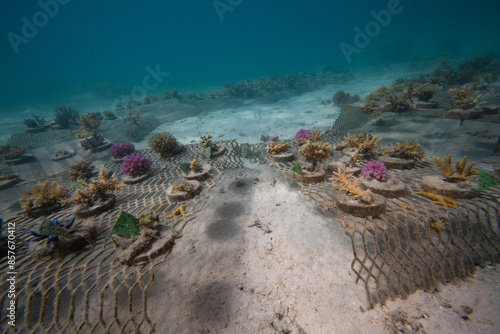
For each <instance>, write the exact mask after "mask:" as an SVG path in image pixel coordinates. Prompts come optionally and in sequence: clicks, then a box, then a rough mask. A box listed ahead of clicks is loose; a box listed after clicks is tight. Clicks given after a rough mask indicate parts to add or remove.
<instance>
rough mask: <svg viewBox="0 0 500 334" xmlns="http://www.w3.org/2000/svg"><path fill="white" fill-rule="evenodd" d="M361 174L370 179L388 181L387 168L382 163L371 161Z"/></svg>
mask: <svg viewBox="0 0 500 334" xmlns="http://www.w3.org/2000/svg"><path fill="white" fill-rule="evenodd" d="M361 174H363V176H364V177H366V178H368V179H376V180H378V181H380V182H385V181H387V168H385V165H384V163H382V162H380V161H369V162H368V163H367V164H366V165H365V166H364V167H363V170H362V171H361Z"/></svg>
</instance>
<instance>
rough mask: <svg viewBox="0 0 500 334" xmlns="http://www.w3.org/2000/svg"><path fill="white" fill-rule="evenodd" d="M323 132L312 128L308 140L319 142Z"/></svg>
mask: <svg viewBox="0 0 500 334" xmlns="http://www.w3.org/2000/svg"><path fill="white" fill-rule="evenodd" d="M324 135H325V132H321V131H320V130H318V129H313V130H312V133H311V135H310V136H309V140H310V141H312V142H320V141H321V139H323V136H324Z"/></svg>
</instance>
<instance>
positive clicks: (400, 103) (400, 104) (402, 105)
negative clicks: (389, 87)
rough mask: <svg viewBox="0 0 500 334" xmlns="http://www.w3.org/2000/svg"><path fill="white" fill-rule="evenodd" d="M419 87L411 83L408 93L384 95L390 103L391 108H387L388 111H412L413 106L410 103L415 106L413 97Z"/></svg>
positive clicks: (393, 92)
mask: <svg viewBox="0 0 500 334" xmlns="http://www.w3.org/2000/svg"><path fill="white" fill-rule="evenodd" d="M418 85H419V84H413V83H410V84H409V85H408V88H407V90H406V92H403V93H402V94H396V93H395V91H392V92H390V93H384V96H385V97H386V100H387V102H389V106H388V107H386V108H385V109H386V111H392V112H397V113H401V112H405V111H408V110H410V108H411V105H410V104H409V102H408V101H410V102H411V103H412V104H413V100H412V96H413V93H414V90H415V88H417V87H418Z"/></svg>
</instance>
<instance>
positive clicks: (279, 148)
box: [266, 141, 290, 155]
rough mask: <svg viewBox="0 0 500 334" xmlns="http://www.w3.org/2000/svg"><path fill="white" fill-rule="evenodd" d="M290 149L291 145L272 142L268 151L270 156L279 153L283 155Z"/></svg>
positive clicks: (267, 148)
mask: <svg viewBox="0 0 500 334" xmlns="http://www.w3.org/2000/svg"><path fill="white" fill-rule="evenodd" d="M289 148H290V145H288V144H284V143H278V142H274V141H273V142H271V143H270V144H269V145H267V147H266V150H267V152H269V154H272V155H274V154H278V153H283V152H285V151H286V150H288V149H289Z"/></svg>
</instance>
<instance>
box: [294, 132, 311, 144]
mask: <svg viewBox="0 0 500 334" xmlns="http://www.w3.org/2000/svg"><path fill="white" fill-rule="evenodd" d="M310 135H311V131H309V130H305V129H300V130H299V132H297V134H296V135H295V140H296V141H298V142H299V143H303V142H305V141H306V140H308V139H309V136H310Z"/></svg>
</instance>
